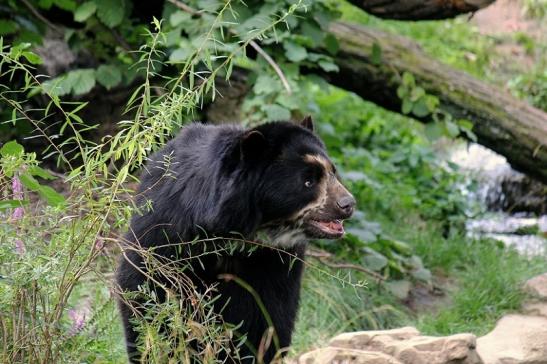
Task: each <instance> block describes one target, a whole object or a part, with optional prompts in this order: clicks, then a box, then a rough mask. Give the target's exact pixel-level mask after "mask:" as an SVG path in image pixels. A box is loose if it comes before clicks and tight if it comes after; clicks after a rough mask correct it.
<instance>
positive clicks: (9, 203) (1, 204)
mask: <svg viewBox="0 0 547 364" xmlns="http://www.w3.org/2000/svg"><path fill="white" fill-rule="evenodd" d="M28 203H29V201H28V200H0V211H1V210H6V209H14V208H17V207H23V206H25V205H28Z"/></svg>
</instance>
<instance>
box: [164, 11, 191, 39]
mask: <svg viewBox="0 0 547 364" xmlns="http://www.w3.org/2000/svg"><path fill="white" fill-rule="evenodd" d="M190 20H192V15H191V14H189V13H187V12H185V11H181V10H178V11H175V12H173V13H172V14H171V16H170V17H169V22H170V23H171V25H172V26H174V27H176V26H179V25H180V24H182V23H186V22H188V21H190ZM179 34H180V30H179Z"/></svg>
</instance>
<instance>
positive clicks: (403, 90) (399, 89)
mask: <svg viewBox="0 0 547 364" xmlns="http://www.w3.org/2000/svg"><path fill="white" fill-rule="evenodd" d="M407 95H408V92H407V90H406V87H404V86H402V85H401V86H399V87H397V96H398V97H399V98H400V99H401V100H402V99H404V98H405V97H406V96H407Z"/></svg>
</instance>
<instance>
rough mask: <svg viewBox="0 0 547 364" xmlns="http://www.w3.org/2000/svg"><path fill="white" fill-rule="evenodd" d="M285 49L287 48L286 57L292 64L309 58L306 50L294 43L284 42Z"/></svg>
mask: <svg viewBox="0 0 547 364" xmlns="http://www.w3.org/2000/svg"><path fill="white" fill-rule="evenodd" d="M283 48H285V56H286V57H287V59H288V60H289V61H291V62H300V61H303V60H304V59H306V57H307V56H308V51H307V50H306V48H304V47H302V46H301V45H298V44H296V43H293V42H289V41H286V42H283Z"/></svg>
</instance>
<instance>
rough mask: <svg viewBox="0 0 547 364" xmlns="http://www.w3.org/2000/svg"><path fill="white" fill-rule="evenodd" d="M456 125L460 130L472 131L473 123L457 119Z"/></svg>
mask: <svg viewBox="0 0 547 364" xmlns="http://www.w3.org/2000/svg"><path fill="white" fill-rule="evenodd" d="M457 123H458V126H459V127H460V129H464V130H473V123H472V122H471V121H469V120H466V119H459V120H458V121H457Z"/></svg>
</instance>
